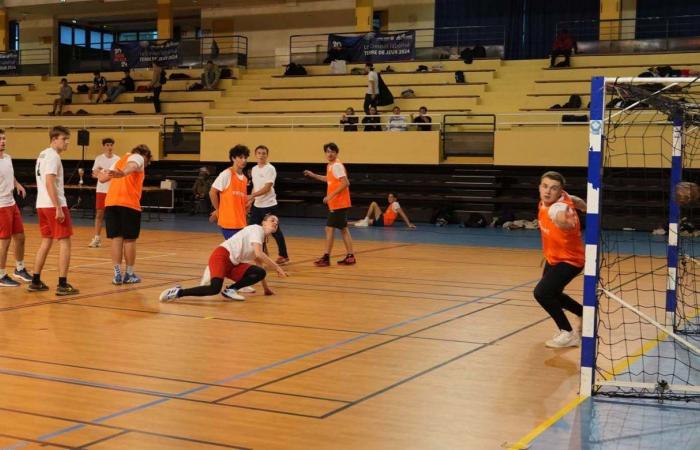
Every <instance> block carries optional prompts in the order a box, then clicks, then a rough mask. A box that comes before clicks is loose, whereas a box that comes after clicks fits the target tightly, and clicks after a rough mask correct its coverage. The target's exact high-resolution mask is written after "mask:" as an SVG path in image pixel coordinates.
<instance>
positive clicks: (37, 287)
mask: <svg viewBox="0 0 700 450" xmlns="http://www.w3.org/2000/svg"><path fill="white" fill-rule="evenodd" d="M27 290H28V291H29V292H39V291H48V290H49V287H48V286H47V285H46V284H44V282H43V281H39V282H38V283H33V282H32V283H31V284H30V285H29V286H27Z"/></svg>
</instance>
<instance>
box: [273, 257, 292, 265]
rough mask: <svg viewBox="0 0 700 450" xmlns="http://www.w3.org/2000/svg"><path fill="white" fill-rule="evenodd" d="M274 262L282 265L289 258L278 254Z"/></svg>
mask: <svg viewBox="0 0 700 450" xmlns="http://www.w3.org/2000/svg"><path fill="white" fill-rule="evenodd" d="M275 262H276V263H277V265H279V266H283V265H285V264H287V263H288V262H289V258H285V257H284V256H280V257H278V258H277V260H276V261H275Z"/></svg>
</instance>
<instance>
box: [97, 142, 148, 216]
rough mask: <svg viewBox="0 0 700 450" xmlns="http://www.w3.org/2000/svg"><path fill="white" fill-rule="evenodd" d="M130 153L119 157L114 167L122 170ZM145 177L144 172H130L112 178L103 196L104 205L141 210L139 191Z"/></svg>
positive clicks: (141, 188)
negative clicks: (105, 195)
mask: <svg viewBox="0 0 700 450" xmlns="http://www.w3.org/2000/svg"><path fill="white" fill-rule="evenodd" d="M129 156H131V153H127V154H126V155H124V156H122V157H121V158H119V161H117V163H116V164H115V166H114V168H115V169H119V170H124V168H126V165H127V163H128V160H129ZM145 177H146V172H145V171H142V172H131V173H130V174H129V175H127V176H125V177H121V178H113V179H112V182H111V183H110V184H109V190H108V191H107V197H105V206H124V207H126V208H131V209H135V210H136V211H141V191H142V190H143V179H144V178H145Z"/></svg>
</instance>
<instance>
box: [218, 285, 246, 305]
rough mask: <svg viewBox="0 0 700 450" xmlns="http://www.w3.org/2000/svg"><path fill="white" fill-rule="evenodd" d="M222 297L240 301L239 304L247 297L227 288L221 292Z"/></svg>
mask: <svg viewBox="0 0 700 450" xmlns="http://www.w3.org/2000/svg"><path fill="white" fill-rule="evenodd" d="M221 295H223V296H224V297H226V298H228V299H231V300H238V301H239V302H242V301H243V300H245V297H243V296H242V295H241V294H239V293H238V292H236V290H235V289H234V288H226V289H224V290H223V291H221Z"/></svg>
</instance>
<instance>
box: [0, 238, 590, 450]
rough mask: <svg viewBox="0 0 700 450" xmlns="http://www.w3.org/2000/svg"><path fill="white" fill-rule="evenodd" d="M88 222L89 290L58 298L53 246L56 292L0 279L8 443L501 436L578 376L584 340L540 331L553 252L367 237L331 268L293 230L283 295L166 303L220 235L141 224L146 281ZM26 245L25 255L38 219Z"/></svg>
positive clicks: (410, 440) (457, 443)
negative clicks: (350, 257)
mask: <svg viewBox="0 0 700 450" xmlns="http://www.w3.org/2000/svg"><path fill="white" fill-rule="evenodd" d="M320 233H321V230H319V235H320ZM90 234H91V233H90V230H88V229H87V228H79V229H77V230H76V236H74V241H73V242H74V248H73V255H74V257H73V259H72V267H71V272H70V277H69V281H70V282H71V283H73V284H74V285H75V286H76V287H78V288H79V289H80V290H81V293H80V295H78V296H76V297H72V298H65V297H64V298H57V297H55V296H54V295H53V287H54V286H55V279H56V278H55V277H56V272H55V263H56V255H55V251H52V254H51V256H50V258H49V264H48V265H47V268H46V269H45V270H44V273H43V278H44V280H45V281H47V283H48V284H50V286H51V287H52V291H51V292H49V293H40V294H30V293H28V292H26V291H25V290H24V288H21V289H10V288H4V289H2V290H1V291H0V447H2V448H26V449H29V448H32V449H34V448H52V449H53V448H75V447H80V448H90V449H215V448H255V449H331V448H332V449H402V450H405V449H498V448H502V447H503V446H504V445H505V446H507V444H509V443H511V444H512V443H514V442H516V441H518V440H519V439H520V438H521V437H522V436H523V435H525V434H526V433H528V432H529V431H530V430H531V429H532V428H534V427H535V426H537V425H538V424H540V423H541V422H542V421H543V420H545V419H546V418H548V417H549V416H550V415H552V414H553V413H555V412H556V411H557V410H559V409H560V408H561V407H562V406H563V405H564V404H565V403H567V402H569V401H570V400H571V399H572V398H574V397H575V395H576V392H577V387H578V386H577V384H578V354H579V352H578V350H577V349H569V350H551V349H546V348H545V347H544V345H543V342H544V341H545V340H546V339H548V338H550V337H551V335H552V334H553V333H554V331H555V326H554V324H553V323H552V322H551V320H550V319H548V318H547V316H546V314H545V313H544V312H543V311H542V310H541V309H540V308H539V307H537V305H536V303H535V302H534V300H533V299H532V295H531V292H532V288H533V286H534V283H535V282H536V281H537V279H538V278H539V274H540V271H541V268H540V259H541V252H540V251H535V250H508V249H485V248H469V247H458V246H437V245H416V244H401V243H392V242H376V241H357V242H356V253H357V258H358V261H359V263H358V265H357V266H354V267H337V266H335V267H330V268H322V269H319V268H315V267H313V265H312V264H311V262H312V261H313V259H315V258H316V257H318V256H319V250H320V249H321V248H322V242H321V241H320V240H313V239H298V238H297V239H295V238H292V239H289V241H288V245H289V247H290V253H291V257H292V261H293V264H291V265H290V266H289V267H288V269H289V272H290V274H291V276H290V277H289V278H287V279H284V280H282V279H279V278H277V277H276V276H275V275H271V278H270V279H271V281H272V286H273V288H274V289H275V291H276V294H277V295H275V296H273V297H264V296H262V295H261V294H252V295H249V297H248V299H247V301H245V302H224V301H222V300H223V298H218V297H217V298H207V299H204V300H197V299H186V300H182V301H179V302H176V303H170V304H161V303H159V302H158V294H159V293H160V292H161V291H162V290H163V289H164V288H166V287H168V286H171V285H173V284H175V283H182V284H183V285H185V286H191V285H193V284H196V283H197V282H198V280H199V277H200V275H201V271H202V269H203V267H204V265H205V264H206V261H207V258H208V255H209V253H210V251H211V250H212V249H213V248H214V247H215V245H217V244H218V243H219V237H218V235H216V234H214V233H209V234H202V233H185V232H169V231H152V230H145V231H144V232H143V234H142V239H141V240H140V241H139V254H138V261H137V270H136V272H137V274H138V275H140V276H141V277H142V278H143V283H141V284H140V285H136V286H128V287H127V286H121V287H114V286H112V285H111V284H110V280H111V267H110V266H111V264H110V262H109V249H108V248H101V249H89V248H87V246H86V245H87V243H88V241H89V238H90ZM27 244H28V245H27V257H26V259H27V261H28V262H30V266H29V269H31V261H33V258H34V254H35V251H36V248H37V245H38V237H37V226H36V225H28V226H27ZM273 246H274V244H273ZM9 263H10V264H13V263H14V260H13V257H12V256H10V258H9ZM580 286H581V280H580V279H577V280H576V281H575V282H574V283H573V284H572V289H571V290H570V292H571V293H573V295H574V297H576V298H580ZM46 443H48V444H49V445H46Z"/></svg>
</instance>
